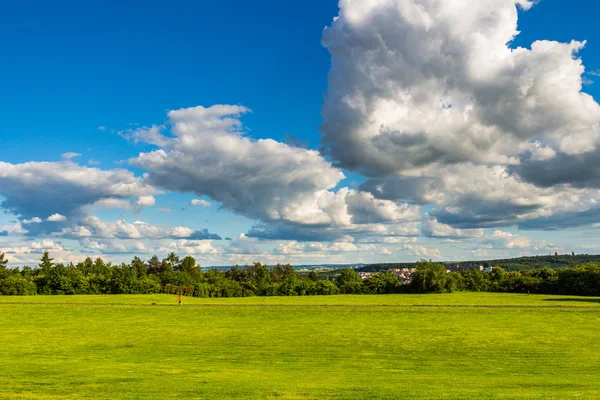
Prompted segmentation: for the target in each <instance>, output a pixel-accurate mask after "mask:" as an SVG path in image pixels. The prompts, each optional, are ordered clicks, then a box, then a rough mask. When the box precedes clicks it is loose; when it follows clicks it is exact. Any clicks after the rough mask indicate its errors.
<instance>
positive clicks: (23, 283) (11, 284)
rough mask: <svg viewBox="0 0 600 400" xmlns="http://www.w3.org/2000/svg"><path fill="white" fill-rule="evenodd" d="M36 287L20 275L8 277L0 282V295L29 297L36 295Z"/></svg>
mask: <svg viewBox="0 0 600 400" xmlns="http://www.w3.org/2000/svg"><path fill="white" fill-rule="evenodd" d="M36 292H37V287H36V286H35V283H33V281H31V280H30V279H27V278H25V277H22V276H21V275H9V276H7V277H6V278H4V279H1V280H0V295H3V296H31V295H34V294H36Z"/></svg>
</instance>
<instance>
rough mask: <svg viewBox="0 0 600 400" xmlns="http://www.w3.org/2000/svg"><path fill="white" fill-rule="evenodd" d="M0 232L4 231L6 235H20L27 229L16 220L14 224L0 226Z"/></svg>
mask: <svg viewBox="0 0 600 400" xmlns="http://www.w3.org/2000/svg"><path fill="white" fill-rule="evenodd" d="M0 233H5V234H6V235H21V234H25V233H27V230H26V229H24V228H23V226H21V223H19V222H17V223H16V224H14V225H4V226H0Z"/></svg>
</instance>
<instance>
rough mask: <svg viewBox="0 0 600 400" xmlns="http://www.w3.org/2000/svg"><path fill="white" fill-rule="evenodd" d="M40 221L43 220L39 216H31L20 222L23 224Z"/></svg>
mask: <svg viewBox="0 0 600 400" xmlns="http://www.w3.org/2000/svg"><path fill="white" fill-rule="evenodd" d="M41 222H43V221H42V219H41V218H39V217H33V218H31V219H24V220H22V221H21V223H23V224H39V223H41Z"/></svg>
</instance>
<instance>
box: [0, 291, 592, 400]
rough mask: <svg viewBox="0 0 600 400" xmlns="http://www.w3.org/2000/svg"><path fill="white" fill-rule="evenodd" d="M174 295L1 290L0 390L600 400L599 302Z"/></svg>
mask: <svg viewBox="0 0 600 400" xmlns="http://www.w3.org/2000/svg"><path fill="white" fill-rule="evenodd" d="M175 302H176V299H175V297H174V296H167V295H149V296H69V297H62V296H51V297H44V296H33V297H0V327H1V330H0V338H1V339H2V345H1V346H0V398H10V399H92V398H94V399H117V398H118V399H226V398H251V399H265V398H266V399H320V398H329V399H396V398H406V399H413V398H426V399H437V398H443V399H465V398H471V399H481V398H504V399H529V398H535V399H549V398H553V399H568V398H573V399H594V398H600V346H599V344H598V342H599V338H600V333H599V331H598V327H599V326H600V299H597V298H576V297H559V296H534V295H531V296H529V295H511V294H507V295H502V294H489V293H484V294H477V293H457V294H452V295H389V296H328V297H301V298H300V297H296V298H291V297H287V298H246V299H190V298H186V299H185V300H184V303H185V304H184V306H183V307H178V306H176V305H174V306H161V305H169V304H174V303H175ZM152 303H156V306H151V304H152ZM474 306H475V307H474Z"/></svg>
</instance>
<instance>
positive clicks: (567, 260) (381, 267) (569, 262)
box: [356, 254, 600, 272]
mask: <svg viewBox="0 0 600 400" xmlns="http://www.w3.org/2000/svg"><path fill="white" fill-rule="evenodd" d="M588 263H596V264H600V255H589V254H578V255H574V256H573V255H557V256H533V257H519V258H508V259H501V260H483V261H481V260H480V261H443V262H441V264H444V265H483V266H484V267H501V268H504V269H505V270H507V271H523V270H527V269H538V268H545V267H549V268H552V269H559V268H566V267H573V266H575V265H581V264H588ZM415 265H416V263H391V264H369V265H366V266H364V267H361V268H357V269H356V270H357V271H360V272H377V271H385V270H388V269H390V268H413V267H414V266H415Z"/></svg>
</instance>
